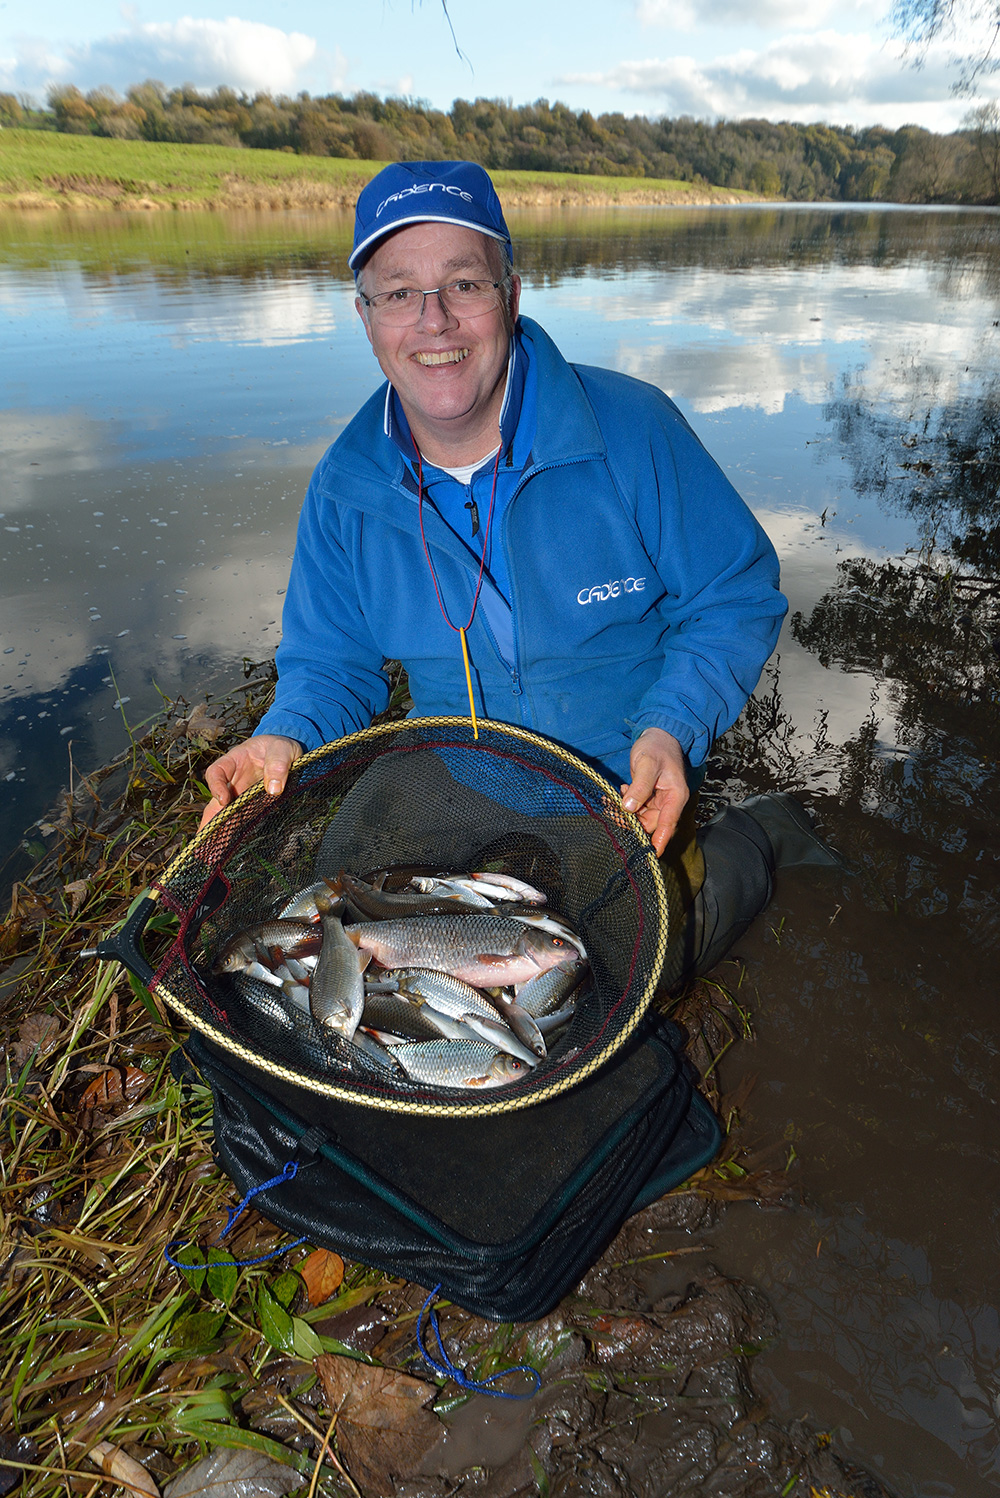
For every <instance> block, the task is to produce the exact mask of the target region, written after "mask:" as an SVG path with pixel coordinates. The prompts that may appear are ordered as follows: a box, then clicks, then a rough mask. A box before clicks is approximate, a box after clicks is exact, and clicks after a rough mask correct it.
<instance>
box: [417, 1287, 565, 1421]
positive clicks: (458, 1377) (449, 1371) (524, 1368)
mask: <svg viewBox="0 0 1000 1498" xmlns="http://www.w3.org/2000/svg"><path fill="white" fill-rule="evenodd" d="M440 1288H441V1286H440V1285H439V1284H438V1285H435V1286H434V1289H433V1290H432V1291H431V1293H430V1295H428V1297H427V1299H426V1300H425V1301H424V1303H423V1305H422V1306H421V1307H420V1315H419V1317H418V1319H417V1346H418V1347H419V1348H420V1351H421V1353H422V1354H423V1358H424V1361H425V1362H426V1363H429V1364H430V1366H431V1367H432V1368H433V1369H434V1371H435V1373H440V1374H441V1375H442V1377H444V1378H450V1379H452V1380H453V1381H454V1382H455V1383H456V1384H458V1387H459V1388H460V1389H468V1391H469V1392H470V1394H491V1395H492V1396H493V1398H494V1399H533V1398H534V1396H535V1395H536V1394H537V1393H538V1391H539V1389H540V1388H541V1387H542V1376H541V1374H540V1373H539V1372H538V1369H537V1368H532V1366H531V1364H530V1363H517V1364H516V1365H515V1366H514V1367H513V1368H502V1369H501V1370H500V1372H499V1373H491V1374H490V1376H489V1378H484V1379H482V1380H479V1379H475V1378H467V1377H466V1375H465V1374H464V1373H463V1372H462V1370H461V1368H456V1366H455V1364H454V1363H453V1362H452V1361H451V1358H450V1357H449V1356H448V1354H447V1352H446V1351H445V1347H444V1343H443V1342H442V1341H441V1329H440V1327H439V1326H438V1319H437V1312H436V1311H435V1310H434V1309H433V1308H432V1309H431V1313H430V1316H429V1318H428V1319H429V1321H430V1324H431V1326H432V1327H433V1329H434V1336H435V1337H436V1339H437V1345H438V1351H439V1352H440V1354H441V1362H440V1363H439V1362H437V1361H436V1360H435V1359H434V1358H432V1357H431V1355H430V1353H429V1352H428V1351H427V1348H426V1347H425V1346H424V1313H425V1312H426V1310H427V1307H428V1306H429V1305H430V1303H431V1301H432V1300H433V1299H434V1297H435V1295H436V1294H437V1293H438V1291H439V1290H440ZM508 1373H530V1374H531V1376H532V1378H533V1379H534V1381H535V1387H534V1388H533V1389H529V1390H528V1391H527V1393H525V1394H508V1393H506V1392H505V1391H504V1390H503V1389H491V1388H490V1384H495V1383H496V1381H497V1380H498V1379H500V1378H506V1377H507V1375H508Z"/></svg>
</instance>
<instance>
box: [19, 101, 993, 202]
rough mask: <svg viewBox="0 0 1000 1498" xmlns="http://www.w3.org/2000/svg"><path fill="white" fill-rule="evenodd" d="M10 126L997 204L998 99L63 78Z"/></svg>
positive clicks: (860, 196) (816, 194) (865, 197)
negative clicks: (668, 110) (604, 106)
mask: <svg viewBox="0 0 1000 1498" xmlns="http://www.w3.org/2000/svg"><path fill="white" fill-rule="evenodd" d="M0 125H17V126H21V127H28V128H35V129H43V130H56V131H61V132H65V133H70V134H91V135H104V136H111V137H114V138H117V139H124V140H152V141H175V142H182V143H187V144H205V145H208V144H211V145H226V146H247V147H260V148H262V149H265V150H277V151H291V152H298V153H303V154H307V155H313V156H339V157H347V158H352V159H356V160H363V161H389V160H397V161H405V160H410V161H414V160H454V159H456V158H463V159H467V160H473V161H478V162H480V163H481V164H482V165H483V166H485V167H486V168H488V169H494V170H497V169H500V170H503V169H511V170H517V169H522V170H524V169H528V170H534V171H544V172H574V173H591V174H594V175H597V176H611V177H615V176H627V177H654V178H674V179H679V180H681V181H685V182H692V183H701V182H705V183H713V184H715V185H716V186H719V187H729V188H742V189H746V190H748V191H750V192H755V193H760V194H763V195H769V196H770V195H773V196H775V197H782V198H786V199H789V200H791V201H798V202H806V201H815V200H817V199H826V200H830V201H841V202H857V201H859V200H860V201H866V202H880V201H881V202H886V201H888V202H903V203H998V202H1000V105H998V103H997V101H993V102H991V103H988V104H981V105H979V106H978V107H977V108H975V109H972V110H970V112H969V114H968V115H967V116H966V119H965V122H964V127H963V128H962V129H960V130H957V131H954V132H953V133H951V134H948V135H937V134H935V133H934V132H933V131H930V130H925V129H923V128H922V127H921V126H918V125H904V126H902V127H901V128H900V129H898V130H890V129H888V128H886V127H884V126H881V125H872V126H867V127H865V128H863V129H853V128H851V127H849V126H842V125H825V124H811V125H803V124H796V123H792V122H787V121H786V122H782V123H774V122H772V121H769V120H756V119H746V120H719V121H716V122H715V123H714V124H710V123H708V122H706V121H703V120H696V119H693V118H692V117H691V116H689V115H683V116H681V117H680V118H677V119H667V118H663V119H649V118H647V117H646V116H644V115H630V116H626V115H624V114H602V115H597V116H594V115H593V114H591V113H590V111H589V110H580V111H575V110H572V109H570V108H568V107H567V106H566V105H565V104H560V103H555V104H550V103H549V101H548V100H547V99H538V100H536V101H535V103H533V104H520V105H514V104H512V103H510V102H509V101H504V100H501V99H475V100H473V101H469V100H465V99H456V100H455V102H454V104H453V105H452V107H451V109H450V110H448V111H447V112H445V111H443V110H437V109H432V108H430V106H429V105H427V104H425V103H423V102H421V101H420V100H414V99H401V98H388V99H381V98H379V97H378V96H377V95H376V94H371V93H357V94H353V95H351V96H350V97H347V96H344V95H341V94H328V95H325V96H322V97H313V96H311V95H310V94H308V93H302V94H299V95H298V96H297V97H296V98H294V99H292V98H287V97H284V96H278V97H273V96H272V95H270V94H267V93H257V94H254V95H252V96H250V95H248V94H241V93H237V92H236V91H235V90H234V89H231V88H217V89H215V90H214V92H212V93H202V92H201V91H199V90H198V89H196V88H194V87H193V86H192V85H184V86H183V87H181V88H171V89H168V88H166V87H165V86H164V85H163V84H162V83H157V82H153V81H147V82H146V83H140V84H136V85H134V86H133V87H132V88H129V89H128V90H127V91H126V93H125V95H124V97H122V96H121V95H119V94H117V93H115V92H114V90H112V89H109V88H97V89H91V90H90V92H89V93H83V92H82V91H81V90H80V89H78V88H76V87H75V86H73V85H71V84H67V85H61V86H59V87H56V88H53V89H51V90H50V92H49V95H48V105H47V108H44V109H39V108H35V107H33V106H32V105H31V104H30V103H27V102H26V101H24V100H23V99H22V100H19V99H17V98H15V97H14V96H13V95H12V94H0Z"/></svg>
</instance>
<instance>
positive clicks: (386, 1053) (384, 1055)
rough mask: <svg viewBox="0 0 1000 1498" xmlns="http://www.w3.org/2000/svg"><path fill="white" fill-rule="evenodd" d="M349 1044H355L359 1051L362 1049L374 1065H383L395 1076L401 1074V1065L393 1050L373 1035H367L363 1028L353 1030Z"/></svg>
mask: <svg viewBox="0 0 1000 1498" xmlns="http://www.w3.org/2000/svg"><path fill="white" fill-rule="evenodd" d="M351 1044H352V1045H354V1046H357V1048H358V1050H359V1051H363V1052H364V1054H365V1055H366V1056H367V1057H368V1059H369V1061H374V1062H375V1065H376V1066H381V1067H384V1068H385V1070H386V1071H388V1072H391V1073H392V1075H393V1076H395V1077H401V1076H403V1074H404V1073H403V1067H402V1066H401V1065H400V1063H399V1062H398V1061H397V1060H396V1057H395V1055H394V1054H393V1052H392V1051H390V1050H389V1048H388V1047H387V1046H384V1045H383V1044H382V1042H381V1041H380V1040H378V1039H377V1038H376V1037H375V1036H374V1035H368V1034H366V1033H365V1031H364V1030H355V1032H354V1035H353V1036H352V1038H351Z"/></svg>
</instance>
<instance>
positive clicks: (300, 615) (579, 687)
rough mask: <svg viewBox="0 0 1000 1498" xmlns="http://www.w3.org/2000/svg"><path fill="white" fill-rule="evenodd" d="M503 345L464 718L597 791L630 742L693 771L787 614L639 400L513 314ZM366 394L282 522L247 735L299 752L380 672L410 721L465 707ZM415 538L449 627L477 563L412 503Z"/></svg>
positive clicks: (373, 687) (683, 454)
mask: <svg viewBox="0 0 1000 1498" xmlns="http://www.w3.org/2000/svg"><path fill="white" fill-rule="evenodd" d="M519 332H520V336H521V340H522V346H523V347H524V349H525V350H526V352H527V355H528V357H529V359H530V360H531V361H532V364H533V370H532V373H533V377H534V388H535V389H536V390H537V403H536V411H535V418H536V430H535V437H534V442H533V444H532V449H531V452H530V455H529V456H528V458H527V461H526V462H525V464H524V467H523V469H522V471H521V473H520V476H519V478H518V479H517V481H516V485H515V487H514V489H513V492H512V493H511V494H510V496H509V498H508V499H507V502H506V504H505V506H504V509H503V514H502V517H501V522H500V526H499V540H500V543H501V544H502V547H503V555H504V560H505V562H506V572H507V575H508V577H509V579H510V606H511V621H510V622H511V625H512V636H511V637H510V638H511V640H512V644H513V659H508V651H509V645H508V646H507V650H506V651H504V652H501V651H500V650H499V649H498V645H497V638H496V635H495V633H494V631H493V630H492V629H491V628H490V624H489V617H490V614H491V613H493V614H494V615H495V612H496V607H497V606H498V605H502V600H500V599H499V598H498V596H497V595H494V597H493V599H491V600H489V601H488V603H487V606H484V604H483V601H482V600H481V601H480V606H479V607H478V609H477V610H476V615H475V618H474V620H473V623H472V627H471V628H470V630H469V632H468V644H469V654H470V658H471V665H472V677H473V687H474V691H475V693H476V698H477V702H476V710H477V712H478V713H481V714H482V715H483V716H484V717H489V718H494V719H496V720H498V721H501V722H507V723H514V724H519V725H523V726H525V727H527V728H531V729H534V730H535V731H537V732H539V733H544V734H547V735H549V736H550V737H551V738H554V739H557V740H558V741H559V742H561V743H562V744H565V745H566V746H568V747H569V748H571V749H573V750H575V751H576V752H577V753H579V754H582V755H584V756H585V757H586V758H588V759H590V760H591V761H593V762H596V764H597V765H598V766H599V767H600V768H602V769H603V770H604V772H605V773H606V774H608V775H609V776H610V778H611V779H612V780H613V781H614V782H615V783H619V782H621V781H623V780H627V779H629V771H628V761H629V751H630V748H631V745H632V742H633V740H634V739H635V738H636V737H637V736H638V734H639V733H640V732H641V731H642V729H644V728H647V727H650V726H655V727H660V728H664V729H666V730H667V731H668V732H669V733H672V734H673V735H675V737H676V738H677V739H678V740H679V741H680V744H681V746H682V748H683V750H684V752H685V754H686V755H687V757H688V761H689V763H690V765H691V766H692V767H696V766H698V765H700V764H701V763H702V762H703V761H704V759H705V757H706V756H707V754H708V752H709V750H710V748H711V745H712V741H713V739H714V738H715V737H716V735H717V734H719V733H721V732H723V731H724V730H725V729H726V728H727V727H728V726H729V725H730V724H731V723H732V722H734V721H735V719H736V717H737V716H738V715H739V713H740V710H741V709H742V707H743V704H744V703H745V701H746V699H747V697H748V696H749V694H750V692H752V691H753V688H754V686H755V685H756V683H757V680H758V677H759V676H760V672H761V669H762V667H763V665H764V662H765V661H766V660H767V658H768V656H769V655H770V653H771V651H772V649H773V648H774V644H775V641H776V639H777V635H778V628H779V625H780V622H781V618H782V616H783V615H784V613H785V609H786V607H787V605H786V603H785V600H784V598H783V597H782V595H781V593H780V592H779V591H778V562H777V557H776V556H775V553H774V548H773V547H772V546H771V543H770V542H769V541H768V539H767V537H766V535H765V534H764V532H763V531H762V530H761V528H760V526H759V525H758V524H757V522H756V520H755V519H754V517H753V515H752V514H751V513H750V511H749V509H748V508H747V507H746V505H745V504H744V503H743V501H742V499H740V497H739V495H738V494H737V493H736V491H735V489H734V488H733V487H732V485H731V484H730V483H729V481H728V480H727V479H726V477H725V475H724V474H723V473H722V471H721V470H720V469H719V468H718V466H717V465H716V464H715V463H714V462H713V460H712V459H711V458H710V457H709V455H708V453H707V452H706V451H705V449H704V448H703V447H702V445H701V443H700V442H699V441H698V439H697V437H696V436H695V435H694V433H693V432H692V431H691V428H690V427H689V426H688V424H687V422H686V421H685V420H684V418H683V417H682V416H681V414H680V412H679V411H678V410H677V408H676V406H675V405H674V404H673V402H672V401H670V400H669V399H668V398H667V397H666V396H665V395H664V394H663V393H662V392H661V391H659V390H657V389H655V388H654V387H653V386H651V385H647V384H645V383H643V382H642V381H640V380H634V379H631V378H629V377H628V376H626V375H621V374H617V373H614V372H612V371H610V370H605V369H595V368H591V367H588V366H584V365H570V364H568V363H567V362H566V361H565V360H564V359H563V358H562V356H561V354H560V353H559V351H558V349H557V348H556V347H555V345H554V344H553V342H552V341H551V339H550V338H549V337H548V336H547V335H546V334H545V333H544V332H543V331H542V329H541V328H540V327H539V326H538V325H537V324H536V323H533V322H531V321H529V320H528V319H527V318H522V319H521V320H520V324H519ZM385 388H386V387H385V386H383V387H382V389H381V390H380V391H378V392H376V394H375V395H374V396H372V398H371V399H370V400H369V401H367V402H366V404H365V405H364V406H363V407H362V409H361V410H360V411H359V412H358V415H357V416H356V417H355V418H354V420H353V421H352V422H351V423H350V425H349V426H348V427H347V428H346V429H345V430H344V432H343V433H342V434H341V436H340V437H339V438H338V439H337V441H336V442H335V443H334V444H333V446H332V447H331V448H330V449H329V450H328V451H327V453H326V454H325V455H324V457H323V458H322V459H321V461H320V463H319V464H318V466H317V468H316V471H315V473H314V474H313V477H312V482H311V483H310V486H309V490H308V493H307V495H306V500H305V504H304V506H303V509H302V514H301V517H300V520H299V530H298V539H297V542H296V548H295V557H294V560H293V563H292V572H291V577H290V579H289V585H288V593H287V596H286V599H285V607H284V613H283V617H282V643H281V645H280V647H279V649H278V653H277V666H278V672H279V681H278V688H277V693H276V698H275V704H274V707H273V708H272V709H271V710H270V712H268V713H267V714H266V715H265V716H264V718H263V719H262V720H261V723H260V725H259V727H258V729H257V732H258V733H279V734H285V735H287V736H288V737H289V738H292V739H297V740H298V741H299V743H301V744H302V745H303V746H304V747H305V748H307V749H313V748H317V747H318V746H319V745H320V744H322V743H326V742H329V741H330V740H332V739H335V738H339V737H340V736H341V735H342V734H345V733H351V732H354V731H356V730H357V729H361V728H365V727H367V726H368V723H369V722H370V720H371V717H372V715H373V714H374V713H376V712H379V711H381V710H382V709H383V708H384V707H385V706H386V704H387V701H388V680H387V677H386V675H385V673H384V672H383V670H382V664H383V661H385V660H401V661H402V662H403V663H404V665H405V666H406V669H407V673H408V676H409V684H410V692H411V695H412V697H413V701H414V704H415V712H416V713H418V714H420V715H421V716H424V715H434V714H460V715H464V714H467V713H468V710H469V708H468V697H467V693H466V685H465V673H464V670H463V666H462V656H461V647H460V644H459V639H458V636H457V635H456V634H455V633H453V632H452V630H450V629H449V628H448V626H447V624H446V623H445V621H444V619H443V617H442V615H441V611H440V609H439V607H438V603H437V599H436V597H435V592H434V585H433V581H432V579H431V575H430V571H429V569H428V566H427V562H426V559H425V557H424V552H423V547H422V545H421V540H420V530H419V524H418V516H417V509H418V506H417V493H416V484H415V483H414V480H413V476H412V474H411V472H410V470H409V467H408V465H407V463H406V462H404V459H403V456H402V453H401V451H400V449H399V447H398V446H397V445H396V444H395V443H394V442H393V441H392V440H391V439H390V438H389V437H387V436H386V435H385V431H384V428H383V419H384V411H385ZM515 447H516V442H515ZM505 461H506V460H505V455H504V454H503V453H502V454H501V463H502V464H503V463H504V462H505ZM484 518H485V516H484ZM424 532H425V536H426V539H427V542H428V545H429V548H430V551H431V555H432V557H433V559H434V567H435V570H436V572H437V577H438V582H439V586H440V588H441V591H442V595H443V597H444V598H445V599H446V601H447V604H448V607H449V610H450V612H451V615H452V617H453V619H455V620H456V621H457V622H463V623H464V621H465V618H466V617H467V616H468V612H469V609H470V607H471V604H472V598H473V593H474V590H475V584H476V576H477V572H478V562H479V556H478V547H477V546H476V545H475V543H474V542H473V543H471V544H469V543H467V542H465V541H464V540H463V539H462V538H461V537H459V536H458V535H456V534H455V532H454V531H453V530H452V529H451V528H450V527H449V526H448V525H447V524H446V523H445V521H444V520H443V519H442V518H441V516H440V515H439V514H438V513H437V512H436V510H435V508H434V507H433V506H432V505H428V504H427V503H426V502H425V505H424ZM484 586H486V587H488V586H489V584H488V583H487V584H484ZM490 605H492V607H491V606H490Z"/></svg>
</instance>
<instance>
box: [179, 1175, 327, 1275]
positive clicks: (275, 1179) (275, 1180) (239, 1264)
mask: <svg viewBox="0 0 1000 1498" xmlns="http://www.w3.org/2000/svg"><path fill="white" fill-rule="evenodd" d="M298 1171H299V1164H298V1161H297V1160H288V1161H286V1163H285V1165H284V1168H283V1169H282V1172H281V1174H280V1175H277V1176H272V1177H271V1179H270V1180H269V1181H262V1182H261V1184H260V1185H259V1186H251V1187H250V1190H249V1191H248V1192H247V1194H246V1196H245V1197H244V1198H243V1200H242V1201H241V1202H240V1204H239V1206H238V1207H227V1208H226V1216H227V1217H228V1218H229V1221H228V1222H227V1223H226V1225H225V1227H224V1228H223V1229H222V1232H221V1233H220V1234H219V1239H220V1241H221V1240H222V1239H223V1238H224V1237H225V1236H226V1234H227V1233H228V1232H229V1230H230V1228H231V1227H232V1226H233V1225H234V1223H235V1222H236V1220H237V1218H238V1217H239V1216H240V1215H241V1213H243V1212H245V1211H246V1208H247V1206H248V1204H249V1203H250V1202H251V1201H252V1200H253V1198H254V1197H255V1196H256V1195H257V1194H258V1192H260V1191H267V1189H268V1188H269V1187H270V1186H280V1185H282V1184H283V1182H285V1181H294V1180H295V1177H296V1176H297V1175H298ZM305 1241H306V1240H305V1239H304V1238H296V1239H295V1242H294V1243H286V1244H285V1245H284V1247H283V1248H273V1249H272V1250H271V1252H270V1253H269V1254H261V1255H260V1256H259V1257H258V1258H256V1259H233V1261H232V1262H233V1264H234V1265H235V1266H236V1268H237V1269H247V1268H249V1267H250V1265H252V1264H266V1263H267V1261H268V1259H276V1258H277V1257H278V1255H279V1254H284V1253H287V1252H288V1250H289V1249H290V1248H298V1246H299V1244H300V1243H305ZM188 1242H190V1240H189V1239H188V1238H171V1240H170V1242H169V1243H168V1244H167V1246H166V1248H165V1249H164V1250H163V1257H164V1258H165V1259H166V1261H167V1263H168V1264H172V1265H173V1266H174V1268H175V1269H205V1268H206V1267H208V1268H210V1267H211V1266H210V1265H208V1266H206V1265H205V1264H183V1263H181V1261H180V1259H175V1258H174V1257H173V1254H172V1253H171V1249H178V1250H179V1249H180V1248H182V1247H183V1245H184V1244H185V1243H188Z"/></svg>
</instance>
